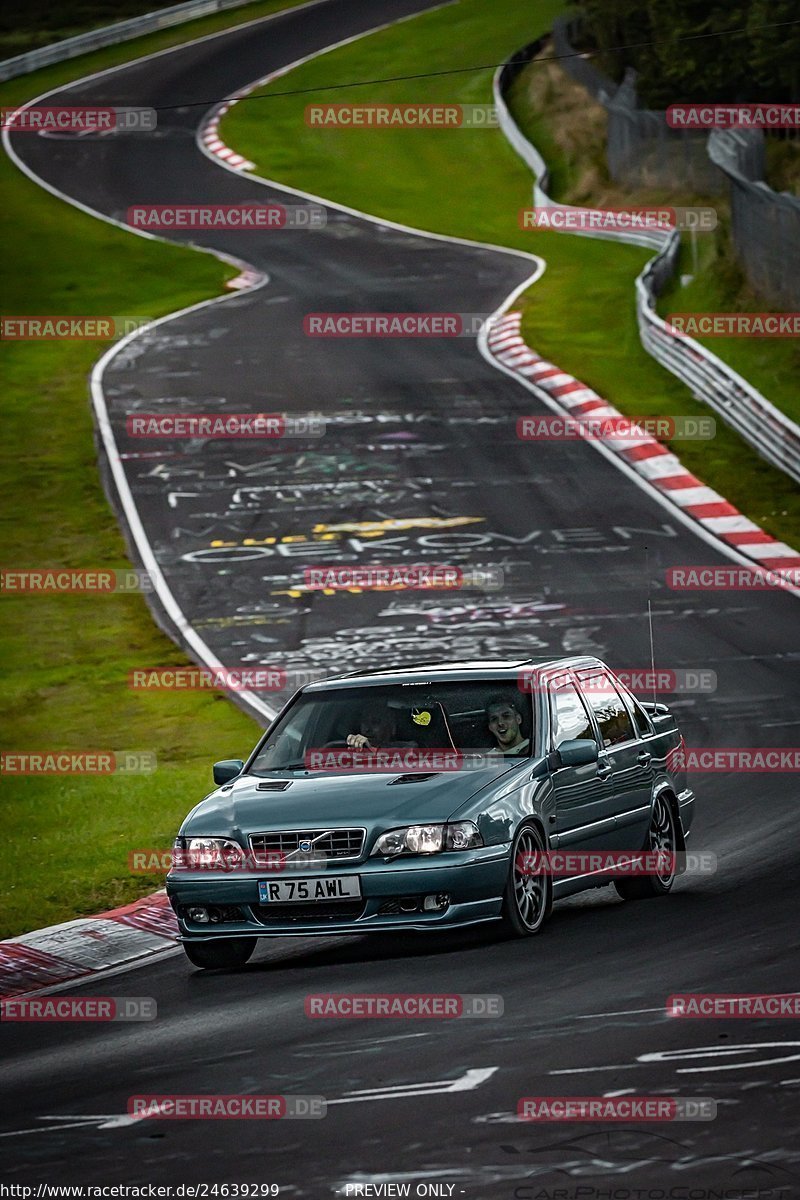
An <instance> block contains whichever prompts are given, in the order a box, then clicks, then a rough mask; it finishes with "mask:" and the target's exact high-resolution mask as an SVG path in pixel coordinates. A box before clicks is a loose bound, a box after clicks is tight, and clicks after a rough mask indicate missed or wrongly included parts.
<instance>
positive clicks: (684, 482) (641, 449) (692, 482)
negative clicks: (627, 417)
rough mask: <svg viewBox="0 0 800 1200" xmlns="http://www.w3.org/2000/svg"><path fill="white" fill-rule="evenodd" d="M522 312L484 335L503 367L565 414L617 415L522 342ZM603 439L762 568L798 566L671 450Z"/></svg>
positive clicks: (628, 439) (798, 559) (648, 442)
mask: <svg viewBox="0 0 800 1200" xmlns="http://www.w3.org/2000/svg"><path fill="white" fill-rule="evenodd" d="M521 323H522V314H521V313H518V312H508V313H505V314H504V315H503V316H501V317H499V318H498V320H497V321H496V322H495V323H494V325H493V327H492V329H491V331H490V332H489V335H488V337H487V340H486V344H487V347H488V350H489V352H490V354H491V355H492V357H493V358H495V359H496V360H497V362H498V363H502V364H503V366H504V367H505V368H506V370H510V371H512V372H514V373H515V374H517V375H519V376H521V377H522V378H523V379H525V380H526V381H528V382H530V383H533V384H535V385H536V387H537V388H541V389H542V391H544V392H545V393H546V394H547V395H548V397H549V398H550V399H551V400H554V401H555V402H556V403H557V405H558V406H559V407H560V408H561V409H562V410H563V412H564V414H565V415H568V416H571V417H584V416H588V415H589V414H590V413H591V415H592V417H593V418H603V417H622V415H623V414H622V413H620V412H619V411H618V410H617V409H616V408H614V407H612V405H610V404H609V403H608V401H607V400H604V399H603V398H602V397H601V396H598V395H597V393H596V392H594V391H592V389H591V388H590V387H587V386H586V384H584V383H581V382H580V380H578V379H574V378H573V376H572V375H568V374H567V373H566V372H565V371H562V370H561V369H560V367H557V366H555V365H554V364H553V363H551V362H547V361H546V360H545V359H543V358H542V357H541V355H539V354H535V353H534V351H533V350H531V348H530V347H529V346H528V345H526V343H525V341H524V339H523V338H522V335H521V333H520V326H521ZM600 440H602V442H603V443H604V445H606V446H608V447H609V448H610V449H611V450H613V451H614V453H615V454H618V455H619V457H620V458H621V459H622V460H624V461H625V462H626V463H627V464H628V465H629V466H630V467H632V468H633V470H634V471H635V472H636V473H637V474H638V475H640V476H642V478H643V479H646V480H647V482H648V483H649V484H651V485H652V486H653V487H655V488H657V489H658V490H659V491H660V492H661V493H662V495H663V496H664V498H665V499H667V500H669V501H670V502H671V503H672V504H674V505H675V506H676V507H677V508H680V509H681V511H682V512H683V513H685V514H686V515H687V516H689V517H691V518H692V519H693V520H695V521H697V522H698V524H699V525H701V526H702V527H703V529H705V530H706V531H707V532H708V533H711V534H713V535H714V537H716V538H718V539H719V540H720V541H721V542H723V543H725V544H726V545H727V546H730V547H732V548H733V549H734V550H736V551H737V553H738V554H742V555H744V556H745V557H747V558H750V559H752V560H753V562H754V563H755V564H757V565H758V566H759V567H762V568H765V569H767V570H779V569H783V570H787V569H790V568H791V569H793V570H799V569H800V554H798V552H797V551H796V550H794V549H792V547H791V546H787V545H786V543H785V542H779V541H777V539H776V538H774V537H772V535H771V534H769V533H765V532H764V530H763V529H761V528H759V526H758V525H756V524H755V522H753V521H751V520H750V519H749V518H748V517H745V516H743V515H742V513H740V512H739V510H738V509H737V508H734V506H733V505H732V504H729V503H728V501H727V500H726V499H725V497H724V496H720V495H719V493H718V492H715V491H714V490H713V488H710V487H706V486H705V484H704V483H703V481H702V480H701V479H698V478H697V477H696V476H694V475H691V474H690V473H689V472H688V471H687V470H686V468H685V467H684V466H683V465H682V464H681V461H680V459H679V458H678V457H677V455H675V454H673V453H672V452H671V451H670V450H668V449H667V447H666V446H664V445H662V443H661V442H659V441H657V440H656V439H655V438H654V437H651V436H650V434H648V433H645V432H644V431H642V433H641V435H640V436H632V435H631V434H630V433H626V435H625V436H624V437H613V436H612V437H604V438H602V439H600Z"/></svg>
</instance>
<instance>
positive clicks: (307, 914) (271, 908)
mask: <svg viewBox="0 0 800 1200" xmlns="http://www.w3.org/2000/svg"><path fill="white" fill-rule="evenodd" d="M365 908H366V902H365V901H364V900H339V901H337V902H334V901H330V902H326V901H324V900H319V901H317V902H316V903H315V904H254V905H252V910H253V916H254V917H255V919H256V920H257V921H260V923H261V924H262V925H320V924H323V923H324V922H326V921H329V922H331V923H333V922H334V921H355V920H357V919H358V917H360V916H361V915H362V913H363V912H364V909H365Z"/></svg>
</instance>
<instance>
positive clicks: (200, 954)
mask: <svg viewBox="0 0 800 1200" xmlns="http://www.w3.org/2000/svg"><path fill="white" fill-rule="evenodd" d="M256 941H257V938H254V937H240V938H220V940H219V941H214V942H184V943H183V952H184V954H185V955H186V957H187V958H188V960H189V962H190V963H191V964H192V966H195V967H202V968H203V969H204V970H207V971H209V970H214V969H215V968H220V967H227V968H228V969H229V970H230V969H231V968H233V967H243V966H244V964H245V963H246V962H247V960H248V958H249V957H250V955H251V954H252V953H253V951H254V950H255V948H256Z"/></svg>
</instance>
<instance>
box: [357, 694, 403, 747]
mask: <svg viewBox="0 0 800 1200" xmlns="http://www.w3.org/2000/svg"><path fill="white" fill-rule="evenodd" d="M359 731H360V732H359V733H348V735H347V745H348V746H350V748H351V749H353V750H380V749H382V748H387V747H390V748H392V749H406V748H408V747H414V746H416V744H417V743H416V742H402V741H398V740H397V730H396V728H395V716H394V710H393V709H391V708H390V707H389V705H388V704H385V703H381V702H377V703H376V702H375V701H372V702H371V703H370V704H368V705H365V706H364V708H363V709H362V710H361V716H360V719H359Z"/></svg>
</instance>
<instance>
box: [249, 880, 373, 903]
mask: <svg viewBox="0 0 800 1200" xmlns="http://www.w3.org/2000/svg"><path fill="white" fill-rule="evenodd" d="M258 898H259V900H260V901H261V903H262V904H267V903H272V904H291V903H295V904H297V903H298V902H302V901H304V900H308V901H311V902H312V903H313V902H314V901H315V900H359V899H360V898H361V879H360V878H359V876H358V875H321V876H319V877H318V878H317V879H259V881H258Z"/></svg>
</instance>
